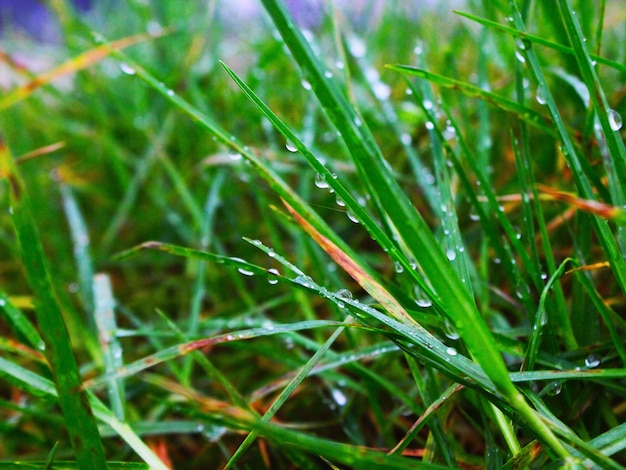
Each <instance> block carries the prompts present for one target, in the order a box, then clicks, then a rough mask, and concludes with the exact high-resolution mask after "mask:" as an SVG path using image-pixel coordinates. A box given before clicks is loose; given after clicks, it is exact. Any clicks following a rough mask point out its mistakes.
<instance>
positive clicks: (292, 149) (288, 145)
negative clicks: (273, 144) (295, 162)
mask: <svg viewBox="0 0 626 470" xmlns="http://www.w3.org/2000/svg"><path fill="white" fill-rule="evenodd" d="M285 148H286V149H287V150H289V151H290V152H297V151H298V148H297V147H296V146H295V145H294V144H293V142H291V141H289V140H288V141H287V143H286V144H285Z"/></svg>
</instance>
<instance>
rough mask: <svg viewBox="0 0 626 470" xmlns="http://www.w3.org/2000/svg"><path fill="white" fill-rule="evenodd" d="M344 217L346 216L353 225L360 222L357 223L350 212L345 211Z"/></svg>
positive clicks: (357, 220)
mask: <svg viewBox="0 0 626 470" xmlns="http://www.w3.org/2000/svg"><path fill="white" fill-rule="evenodd" d="M346 215H347V216H348V219H350V222H353V223H355V224H358V223H360V222H359V219H357V218H356V217H355V215H354V214H353V213H352V212H350V211H346Z"/></svg>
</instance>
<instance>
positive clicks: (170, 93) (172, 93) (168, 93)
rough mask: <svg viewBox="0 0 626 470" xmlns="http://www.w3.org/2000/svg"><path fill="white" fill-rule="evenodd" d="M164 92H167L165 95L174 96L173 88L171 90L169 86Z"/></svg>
mask: <svg viewBox="0 0 626 470" xmlns="http://www.w3.org/2000/svg"><path fill="white" fill-rule="evenodd" d="M165 93H166V94H167V96H174V90H172V89H170V88H168V89H167V91H166V92H165Z"/></svg>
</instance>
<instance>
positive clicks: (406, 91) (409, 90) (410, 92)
mask: <svg viewBox="0 0 626 470" xmlns="http://www.w3.org/2000/svg"><path fill="white" fill-rule="evenodd" d="M404 93H406V94H407V95H409V96H411V95H412V94H413V90H411V89H410V88H407V89H406V90H404Z"/></svg>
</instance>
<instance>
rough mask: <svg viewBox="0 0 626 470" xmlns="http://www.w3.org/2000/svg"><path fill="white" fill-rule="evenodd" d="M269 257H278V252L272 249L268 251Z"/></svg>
mask: <svg viewBox="0 0 626 470" xmlns="http://www.w3.org/2000/svg"><path fill="white" fill-rule="evenodd" d="M267 256H269V257H270V258H273V257H274V256H276V252H275V251H274V249H273V248H270V249H269V250H267Z"/></svg>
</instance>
